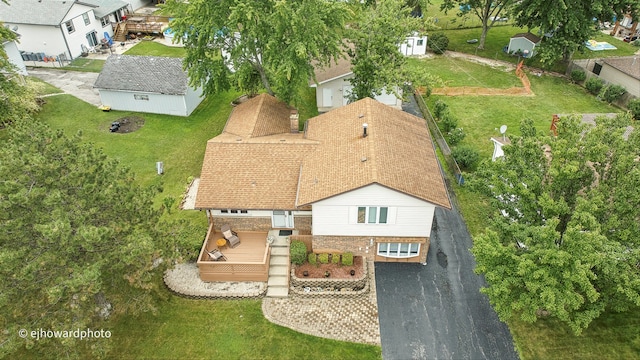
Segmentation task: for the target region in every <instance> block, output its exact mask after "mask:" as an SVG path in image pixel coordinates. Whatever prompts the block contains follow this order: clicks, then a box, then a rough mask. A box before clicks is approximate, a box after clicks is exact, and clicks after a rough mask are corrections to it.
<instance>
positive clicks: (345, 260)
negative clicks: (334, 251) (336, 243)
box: [342, 252, 353, 266]
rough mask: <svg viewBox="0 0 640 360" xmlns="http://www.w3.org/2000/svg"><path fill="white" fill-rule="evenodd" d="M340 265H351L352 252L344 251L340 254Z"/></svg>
mask: <svg viewBox="0 0 640 360" xmlns="http://www.w3.org/2000/svg"><path fill="white" fill-rule="evenodd" d="M342 265H346V266H351V265H353V253H352V252H346V253H343V254H342Z"/></svg>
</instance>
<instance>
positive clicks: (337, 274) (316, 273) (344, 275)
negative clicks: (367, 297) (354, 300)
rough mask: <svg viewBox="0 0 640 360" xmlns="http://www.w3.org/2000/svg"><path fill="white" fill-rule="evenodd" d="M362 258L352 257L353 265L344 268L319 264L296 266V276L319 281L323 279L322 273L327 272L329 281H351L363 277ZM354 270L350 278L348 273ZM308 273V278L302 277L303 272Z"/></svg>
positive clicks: (330, 264)
mask: <svg viewBox="0 0 640 360" xmlns="http://www.w3.org/2000/svg"><path fill="white" fill-rule="evenodd" d="M362 261H363V260H362V256H354V258H353V265H351V266H344V265H338V264H332V263H329V264H320V263H318V264H317V265H311V264H309V263H308V262H305V263H304V264H302V265H297V266H296V272H295V274H296V276H297V277H299V278H307V279H321V278H325V276H324V272H325V271H329V273H331V276H330V277H329V279H352V278H361V277H362V276H363V275H364V268H363V267H362ZM351 270H355V271H356V274H355V275H354V276H351V274H350V271H351ZM304 271H308V272H309V276H304V275H303V272H304Z"/></svg>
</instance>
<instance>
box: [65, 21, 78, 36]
mask: <svg viewBox="0 0 640 360" xmlns="http://www.w3.org/2000/svg"><path fill="white" fill-rule="evenodd" d="M64 25H65V26H66V27H67V32H68V33H69V34H71V33H72V32H74V31H76V28H75V27H73V21H71V20H69V21H67V22H66V23H64Z"/></svg>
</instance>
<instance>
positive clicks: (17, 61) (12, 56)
mask: <svg viewBox="0 0 640 360" xmlns="http://www.w3.org/2000/svg"><path fill="white" fill-rule="evenodd" d="M3 47H4V51H5V53H7V57H8V58H9V62H10V63H11V64H13V66H15V67H16V69H17V71H18V74H22V75H28V74H27V67H26V66H25V65H24V61H22V55H20V51H19V50H18V46H17V45H16V42H15V41H7V42H5V43H4V46H3Z"/></svg>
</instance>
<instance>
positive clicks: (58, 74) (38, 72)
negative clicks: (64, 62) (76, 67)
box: [28, 68, 101, 106]
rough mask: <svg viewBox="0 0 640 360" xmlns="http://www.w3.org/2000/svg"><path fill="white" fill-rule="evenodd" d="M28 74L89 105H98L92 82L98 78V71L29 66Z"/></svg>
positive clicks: (97, 95) (98, 99) (97, 97)
mask: <svg viewBox="0 0 640 360" xmlns="http://www.w3.org/2000/svg"><path fill="white" fill-rule="evenodd" d="M28 71H29V75H31V76H34V77H37V78H38V79H40V80H42V81H44V82H46V83H48V84H51V85H53V86H55V87H57V88H58V89H60V90H62V91H64V93H65V94H69V95H73V96H75V97H77V98H78V99H80V100H82V101H85V102H87V103H89V104H91V105H95V106H100V104H101V102H100V94H99V93H98V90H97V89H94V88H93V84H94V83H95V82H96V79H97V78H98V73H93V72H80V71H67V70H59V69H48V68H30V69H29V70H28Z"/></svg>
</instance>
